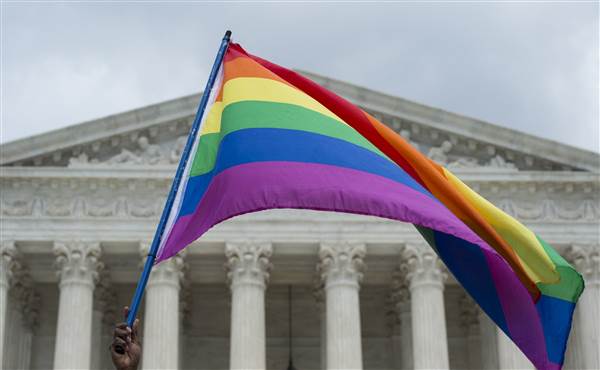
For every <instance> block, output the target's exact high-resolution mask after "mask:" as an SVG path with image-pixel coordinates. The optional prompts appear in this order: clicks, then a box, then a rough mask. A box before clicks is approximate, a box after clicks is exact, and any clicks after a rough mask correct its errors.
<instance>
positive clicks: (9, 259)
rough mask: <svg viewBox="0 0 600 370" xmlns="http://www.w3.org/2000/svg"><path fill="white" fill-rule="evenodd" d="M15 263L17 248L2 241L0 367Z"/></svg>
mask: <svg viewBox="0 0 600 370" xmlns="http://www.w3.org/2000/svg"><path fill="white" fill-rule="evenodd" d="M19 266H20V264H19V263H18V262H17V248H16V247H15V243H14V242H13V241H2V244H0V366H2V364H3V363H4V356H3V355H4V347H5V343H4V336H5V335H4V334H5V333H6V329H7V326H6V322H7V320H8V291H9V289H10V286H11V284H12V280H13V279H12V278H13V273H14V270H15V269H17V268H18V267H19Z"/></svg>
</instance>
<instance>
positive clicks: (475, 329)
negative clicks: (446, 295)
mask: <svg viewBox="0 0 600 370" xmlns="http://www.w3.org/2000/svg"><path fill="white" fill-rule="evenodd" d="M459 306H460V324H461V327H462V328H463V330H464V334H465V337H466V341H467V365H468V368H469V369H472V370H475V369H481V349H480V343H481V340H480V335H479V318H478V314H479V307H478V306H477V304H476V303H475V301H474V300H473V299H472V298H471V296H469V295H468V294H467V293H466V292H465V293H464V294H463V296H462V297H461V298H460V302H459Z"/></svg>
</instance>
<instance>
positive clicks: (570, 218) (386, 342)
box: [0, 75, 600, 369]
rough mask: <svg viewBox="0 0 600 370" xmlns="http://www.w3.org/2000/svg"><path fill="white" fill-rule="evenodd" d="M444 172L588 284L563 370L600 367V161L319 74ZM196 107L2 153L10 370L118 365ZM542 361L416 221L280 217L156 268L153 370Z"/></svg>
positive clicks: (190, 104) (74, 130)
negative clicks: (503, 327)
mask: <svg viewBox="0 0 600 370" xmlns="http://www.w3.org/2000/svg"><path fill="white" fill-rule="evenodd" d="M310 77H312V78H313V79H315V80H317V82H320V83H322V84H323V85H324V86H325V87H327V88H329V89H331V90H333V91H335V92H337V93H338V94H340V95H342V96H344V97H346V98H348V99H350V100H351V101H353V102H355V103H356V104H358V105H359V106H361V107H362V108H364V109H366V110H367V111H369V112H370V113H372V114H373V115H375V116H376V117H377V118H379V119H380V120H382V121H383V122H385V123H386V124H388V125H390V127H392V128H393V129H394V130H396V131H397V132H398V133H400V134H401V135H403V136H404V137H405V138H406V139H408V140H410V141H411V142H412V143H413V144H414V145H415V146H416V147H417V148H418V149H419V150H421V151H422V152H423V153H426V154H428V155H429V156H430V157H431V158H433V159H434V160H436V161H438V162H441V163H443V164H445V165H447V166H448V167H449V168H451V169H452V170H453V172H455V173H456V174H457V175H458V176H459V177H460V178H461V179H463V180H464V181H465V182H467V183H468V184H469V185H470V186H471V187H472V188H473V189H474V190H476V191H478V192H479V193H480V194H482V195H483V196H485V197H486V198H487V199H489V200H491V201H492V202H493V203H495V204H496V205H498V206H499V207H501V208H502V209H503V210H505V211H506V212H508V213H509V214H511V215H514V216H515V217H517V218H518V219H519V220H521V221H522V222H523V223H525V224H526V225H527V226H528V227H530V228H531V229H533V230H534V231H535V232H536V233H538V234H539V235H541V236H542V237H543V238H544V239H545V240H546V241H548V242H549V243H550V244H551V245H553V246H554V247H555V248H556V249H557V250H558V251H559V252H560V253H561V254H562V255H563V256H564V257H565V258H567V259H568V260H569V261H570V262H571V263H572V264H573V265H574V266H575V267H576V268H577V269H578V270H579V271H580V272H581V273H582V274H583V276H584V279H585V282H586V290H585V292H584V294H583V296H582V298H581V300H580V303H579V304H578V308H577V311H576V313H575V318H574V323H573V330H572V335H571V337H570V343H569V349H568V353H567V359H566V365H565V368H569V369H600V256H599V252H600V230H599V229H600V195H599V194H600V170H599V169H600V167H599V166H600V155H598V154H597V153H592V152H587V151H584V150H581V149H577V148H574V147H569V146H567V145H563V144H560V143H556V142H552V141H548V140H545V139H541V138H537V137H533V136H530V135H527V134H523V133H520V132H516V131H512V130H509V129H505V128H502V127H499V126H494V125H492V124H489V123H486V122H482V121H478V120H475V119H472V118H468V117H464V116H460V115H457V114H454V113H449V112H445V111H442V110H439V109H435V108H431V107H427V106H424V105H420V104H417V103H414V102H410V101H407V100H404V99H400V98H397V97H392V96H387V95H384V94H381V93H378V92H375V91H371V90H368V89H364V88H360V87H357V86H353V85H350V84H347V83H344V82H340V81H335V80H331V79H327V78H324V77H321V76H316V75H311V76H310ZM198 100H199V98H198V96H197V95H193V96H188V97H183V98H180V99H176V100H172V101H168V102H164V103H160V104H155V105H152V106H148V107H144V108H141V109H137V110H134V111H130V112H126V113H121V114H118V115H113V116H109V117H106V118H102V119H98V120H95V121H91V122H85V123H82V124H79V125H75V126H71V127H67V128H65V129H60V130H56V131H53V132H49V133H46V134H42V135H38V136H35V137H31V138H27V139H23V140H19V141H15V142H11V143H7V144H4V145H2V146H1V147H0V149H1V152H2V155H1V159H0V166H1V167H0V168H1V170H2V173H1V179H0V180H1V187H0V189H1V192H0V202H1V203H0V205H1V213H0V222H1V245H0V251H1V263H2V265H1V269H0V355H1V363H2V364H3V365H2V368H3V369H110V368H111V363H110V358H109V352H108V346H109V343H110V341H111V328H112V326H113V325H114V323H115V322H117V321H121V320H122V318H121V316H122V314H121V309H122V307H123V306H124V305H127V304H129V302H130V299H131V296H132V294H133V290H134V288H135V284H136V282H137V279H138V277H139V273H140V270H141V264H142V263H143V261H144V258H145V256H146V253H147V248H148V246H149V243H150V238H151V237H152V235H153V231H154V228H155V227H156V223H157V221H158V217H159V215H160V212H161V210H162V207H163V202H164V199H165V196H166V193H167V191H168V188H169V185H170V182H171V176H172V175H173V172H174V169H175V163H176V162H177V161H178V158H179V155H180V153H181V150H182V146H183V144H184V140H185V135H186V133H187V131H188V130H189V127H190V124H191V121H192V119H193V115H194V112H195V108H196V104H197V102H198ZM290 287H291V302H292V304H291V311H292V318H293V320H292V333H293V335H292V345H291V347H292V353H293V359H294V365H295V367H296V368H297V369H359V368H365V369H446V368H451V369H517V368H519V369H520V368H532V367H531V364H529V363H528V361H527V360H526V359H525V358H524V357H523V355H522V354H521V353H520V352H519V351H518V349H516V347H515V346H514V345H513V344H512V343H511V342H510V341H509V340H507V338H506V337H505V336H504V334H502V333H501V332H499V331H498V330H497V328H496V327H495V326H494V325H493V324H492V323H491V322H490V320H489V319H488V318H487V317H486V316H485V315H484V314H482V313H481V311H480V310H479V309H478V307H477V306H476V305H475V304H474V302H473V301H472V300H471V299H470V298H469V297H468V296H467V295H466V294H465V292H464V290H463V289H462V288H461V287H460V286H459V285H458V284H457V282H456V280H455V279H454V278H453V277H452V275H451V274H450V273H449V272H448V271H447V270H446V269H445V267H444V266H443V264H442V263H441V262H440V261H439V259H438V258H437V256H436V255H435V253H434V252H433V250H432V249H431V248H429V247H428V246H427V245H426V244H425V243H424V241H423V239H422V237H421V236H420V235H419V234H418V233H417V232H416V230H415V229H414V227H413V226H412V225H409V224H404V223H400V222H396V221H391V220H385V219H379V218H375V217H366V216H357V215H348V214H336V213H326V212H316V211H298V210H273V211H264V212H258V213H254V214H249V215H244V216H240V217H237V218H234V219H231V220H228V221H226V222H224V223H222V224H220V225H218V226H217V227H215V228H214V229H212V230H211V231H209V232H208V233H207V234H206V235H205V236H204V237H202V238H201V239H200V240H198V241H196V242H195V243H193V244H192V245H191V246H190V247H188V248H187V249H186V250H185V251H184V252H183V253H181V254H180V255H178V256H177V257H175V258H172V259H171V260H169V261H166V262H164V263H162V264H160V265H158V266H157V267H156V268H155V270H154V272H153V273H152V275H151V278H150V281H149V284H148V288H147V291H146V295H145V299H144V304H143V306H142V309H141V312H140V318H141V320H142V328H141V334H142V343H143V349H144V352H143V359H142V368H143V369H158V368H162V369H227V368H233V369H265V368H266V369H284V368H287V365H288V346H289V340H288V334H289V329H288V323H289V314H288V303H289V302H288V292H289V291H290Z"/></svg>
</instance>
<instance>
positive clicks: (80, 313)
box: [54, 241, 102, 369]
mask: <svg viewBox="0 0 600 370" xmlns="http://www.w3.org/2000/svg"><path fill="white" fill-rule="evenodd" d="M54 254H55V255H56V265H57V267H58V276H59V288H60V298H59V304H58V323H57V329H56V346H55V348H54V369H89V368H90V365H91V351H92V343H91V339H92V307H93V303H94V285H95V283H96V280H97V277H98V271H99V270H100V269H101V268H102V263H101V262H99V261H98V259H99V258H100V245H99V244H98V243H90V242H82V241H70V242H56V243H54ZM94 350H95V349H94Z"/></svg>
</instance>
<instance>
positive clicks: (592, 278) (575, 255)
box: [565, 244, 600, 285]
mask: <svg viewBox="0 0 600 370" xmlns="http://www.w3.org/2000/svg"><path fill="white" fill-rule="evenodd" d="M565 256H566V258H567V259H568V260H569V261H570V262H571V263H572V264H573V265H575V268H576V269H577V271H579V273H580V274H581V275H583V278H584V279H585V283H586V285H589V284H600V245H598V244H587V245H582V244H573V245H571V246H569V247H568V248H567V250H566V253H565Z"/></svg>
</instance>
